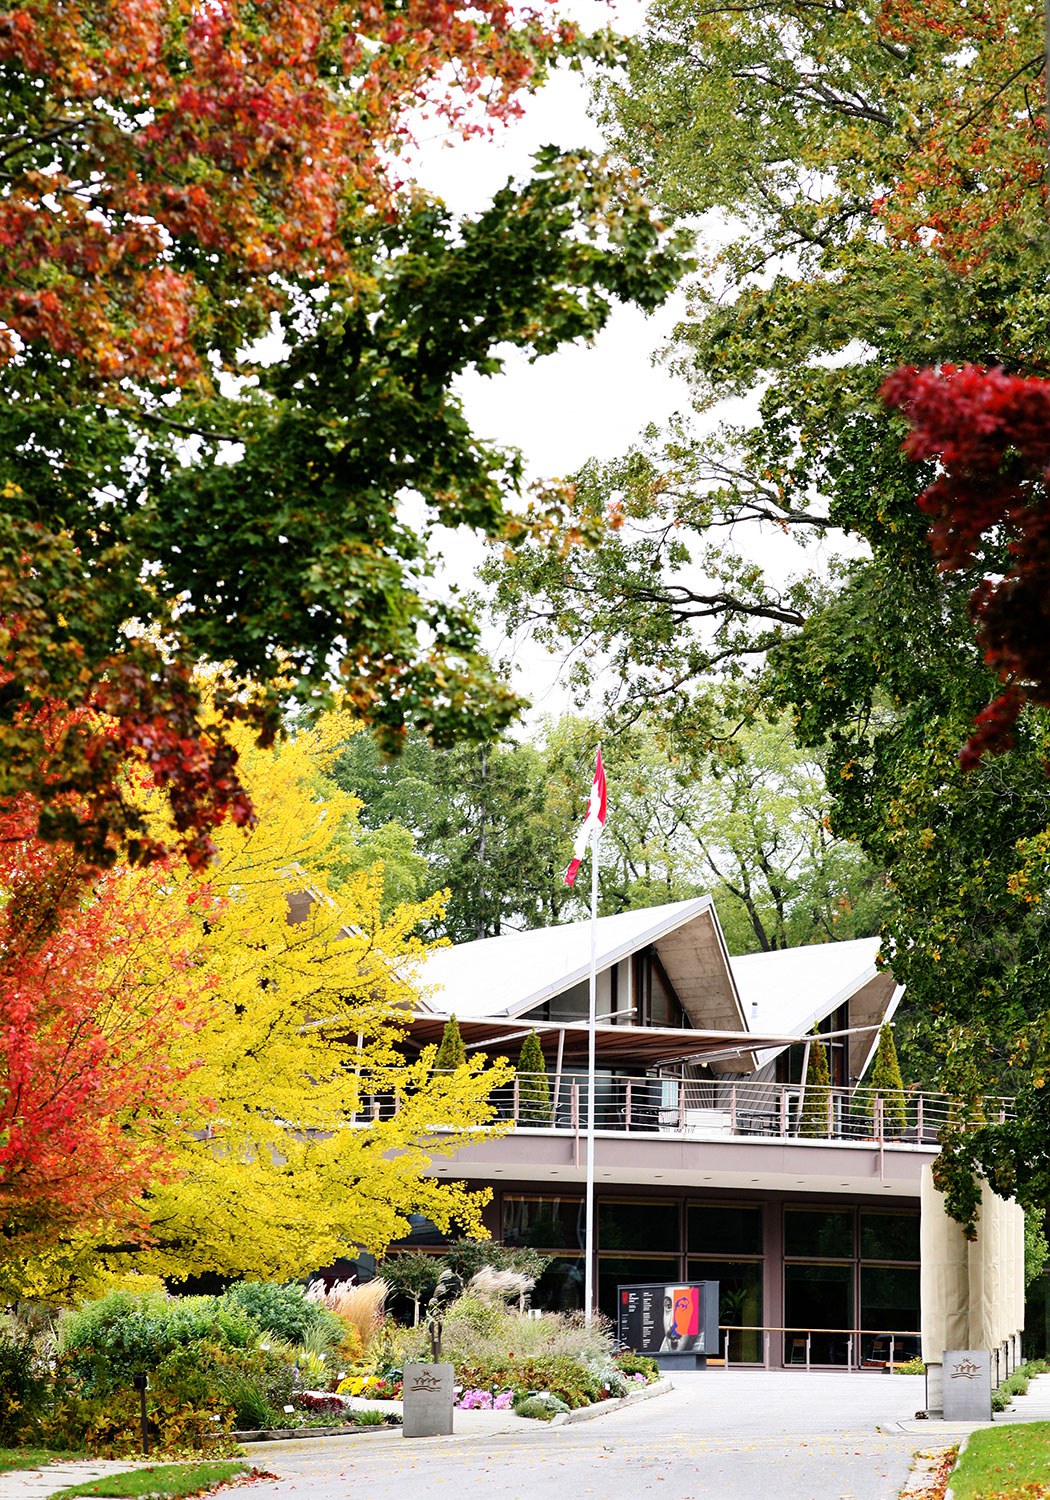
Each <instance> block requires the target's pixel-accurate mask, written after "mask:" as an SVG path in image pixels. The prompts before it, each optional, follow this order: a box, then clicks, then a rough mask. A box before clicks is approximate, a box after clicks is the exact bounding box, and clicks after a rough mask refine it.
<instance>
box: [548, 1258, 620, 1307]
mask: <svg viewBox="0 0 1050 1500" xmlns="http://www.w3.org/2000/svg"><path fill="white" fill-rule="evenodd" d="M614 1295H615V1294H614ZM529 1305H530V1306H531V1307H536V1308H539V1309H540V1311H541V1312H580V1311H582V1308H583V1260H582V1258H578V1259H576V1260H573V1259H570V1258H569V1257H564V1258H563V1257H559V1258H558V1259H557V1260H552V1261H551V1263H550V1265H549V1266H548V1267H547V1269H546V1270H545V1271H544V1273H543V1275H542V1276H541V1277H540V1279H539V1281H537V1283H536V1285H535V1286H534V1287H533V1289H532V1291H531V1293H530V1294H529Z"/></svg>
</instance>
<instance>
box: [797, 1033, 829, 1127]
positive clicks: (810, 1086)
mask: <svg viewBox="0 0 1050 1500" xmlns="http://www.w3.org/2000/svg"><path fill="white" fill-rule="evenodd" d="M830 1082H831V1074H830V1073H829V1071H828V1055H827V1052H826V1051H825V1050H824V1044H823V1043H822V1042H820V1041H818V1040H817V1028H816V1027H815V1026H814V1028H813V1037H812V1040H811V1041H810V1043H809V1066H808V1067H807V1068H806V1079H805V1084H804V1089H805V1097H804V1099H803V1101H802V1120H801V1123H800V1124H799V1128H798V1133H799V1135H807V1136H811V1135H827V1133H828V1100H829V1099H830V1098H831V1090H830V1088H829V1087H828V1085H829V1084H830Z"/></svg>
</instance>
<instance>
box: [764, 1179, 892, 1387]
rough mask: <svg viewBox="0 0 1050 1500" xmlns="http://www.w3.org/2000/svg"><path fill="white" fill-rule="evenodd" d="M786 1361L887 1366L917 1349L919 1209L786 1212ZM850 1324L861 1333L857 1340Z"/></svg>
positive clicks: (793, 1208)
mask: <svg viewBox="0 0 1050 1500" xmlns="http://www.w3.org/2000/svg"><path fill="white" fill-rule="evenodd" d="M784 1262H785V1264H784V1325H785V1330H786V1331H785V1334H784V1361H785V1363H786V1364H793V1363H796V1364H797V1363H804V1362H805V1358H806V1352H805V1350H806V1335H807V1333H808V1334H809V1338H810V1347H809V1358H810V1362H811V1363H812V1364H832V1365H841V1364H845V1363H847V1361H848V1360H850V1359H852V1360H853V1362H854V1363H857V1362H859V1363H861V1364H866V1365H879V1364H882V1365H885V1364H886V1363H887V1362H888V1361H889V1359H890V1338H891V1335H892V1338H893V1346H892V1353H893V1359H894V1360H895V1361H896V1360H897V1358H898V1357H899V1358H900V1359H901V1360H905V1359H909V1358H911V1356H912V1355H914V1354H917V1353H918V1350H919V1340H918V1337H917V1334H916V1330H918V1327H919V1264H918V1262H919V1215H918V1213H917V1212H915V1211H914V1210H907V1209H906V1210H900V1209H898V1210H885V1209H883V1210H879V1209H874V1210H873V1209H853V1208H834V1209H832V1208H823V1209H822V1208H809V1207H806V1208H796V1207H788V1208H785V1210H784ZM846 1330H850V1331H852V1330H859V1333H857V1332H854V1333H853V1336H852V1339H851V1336H850V1332H847V1331H846Z"/></svg>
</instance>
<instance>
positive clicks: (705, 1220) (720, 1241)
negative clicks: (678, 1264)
mask: <svg viewBox="0 0 1050 1500" xmlns="http://www.w3.org/2000/svg"><path fill="white" fill-rule="evenodd" d="M687 1226H688V1227H687V1231H686V1233H687V1239H686V1245H687V1247H688V1249H689V1253H690V1254H691V1255H761V1254H762V1210H761V1208H757V1207H751V1206H748V1205H746V1204H742V1203H691V1204H690V1205H689V1209H688V1212H687Z"/></svg>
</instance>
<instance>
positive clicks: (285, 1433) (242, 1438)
mask: <svg viewBox="0 0 1050 1500" xmlns="http://www.w3.org/2000/svg"><path fill="white" fill-rule="evenodd" d="M400 1431H401V1423H400V1422H384V1423H383V1424H382V1426H381V1427H380V1426H378V1425H376V1424H375V1423H369V1425H368V1426H367V1427H365V1426H363V1425H359V1424H357V1423H355V1422H340V1424H339V1426H338V1427H255V1428H250V1429H249V1430H248V1431H245V1432H231V1433H230V1437H232V1438H236V1440H237V1442H239V1443H280V1442H284V1441H286V1440H290V1439H292V1438H312V1437H361V1436H362V1435H363V1434H364V1435H367V1434H369V1433H375V1432H400Z"/></svg>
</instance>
